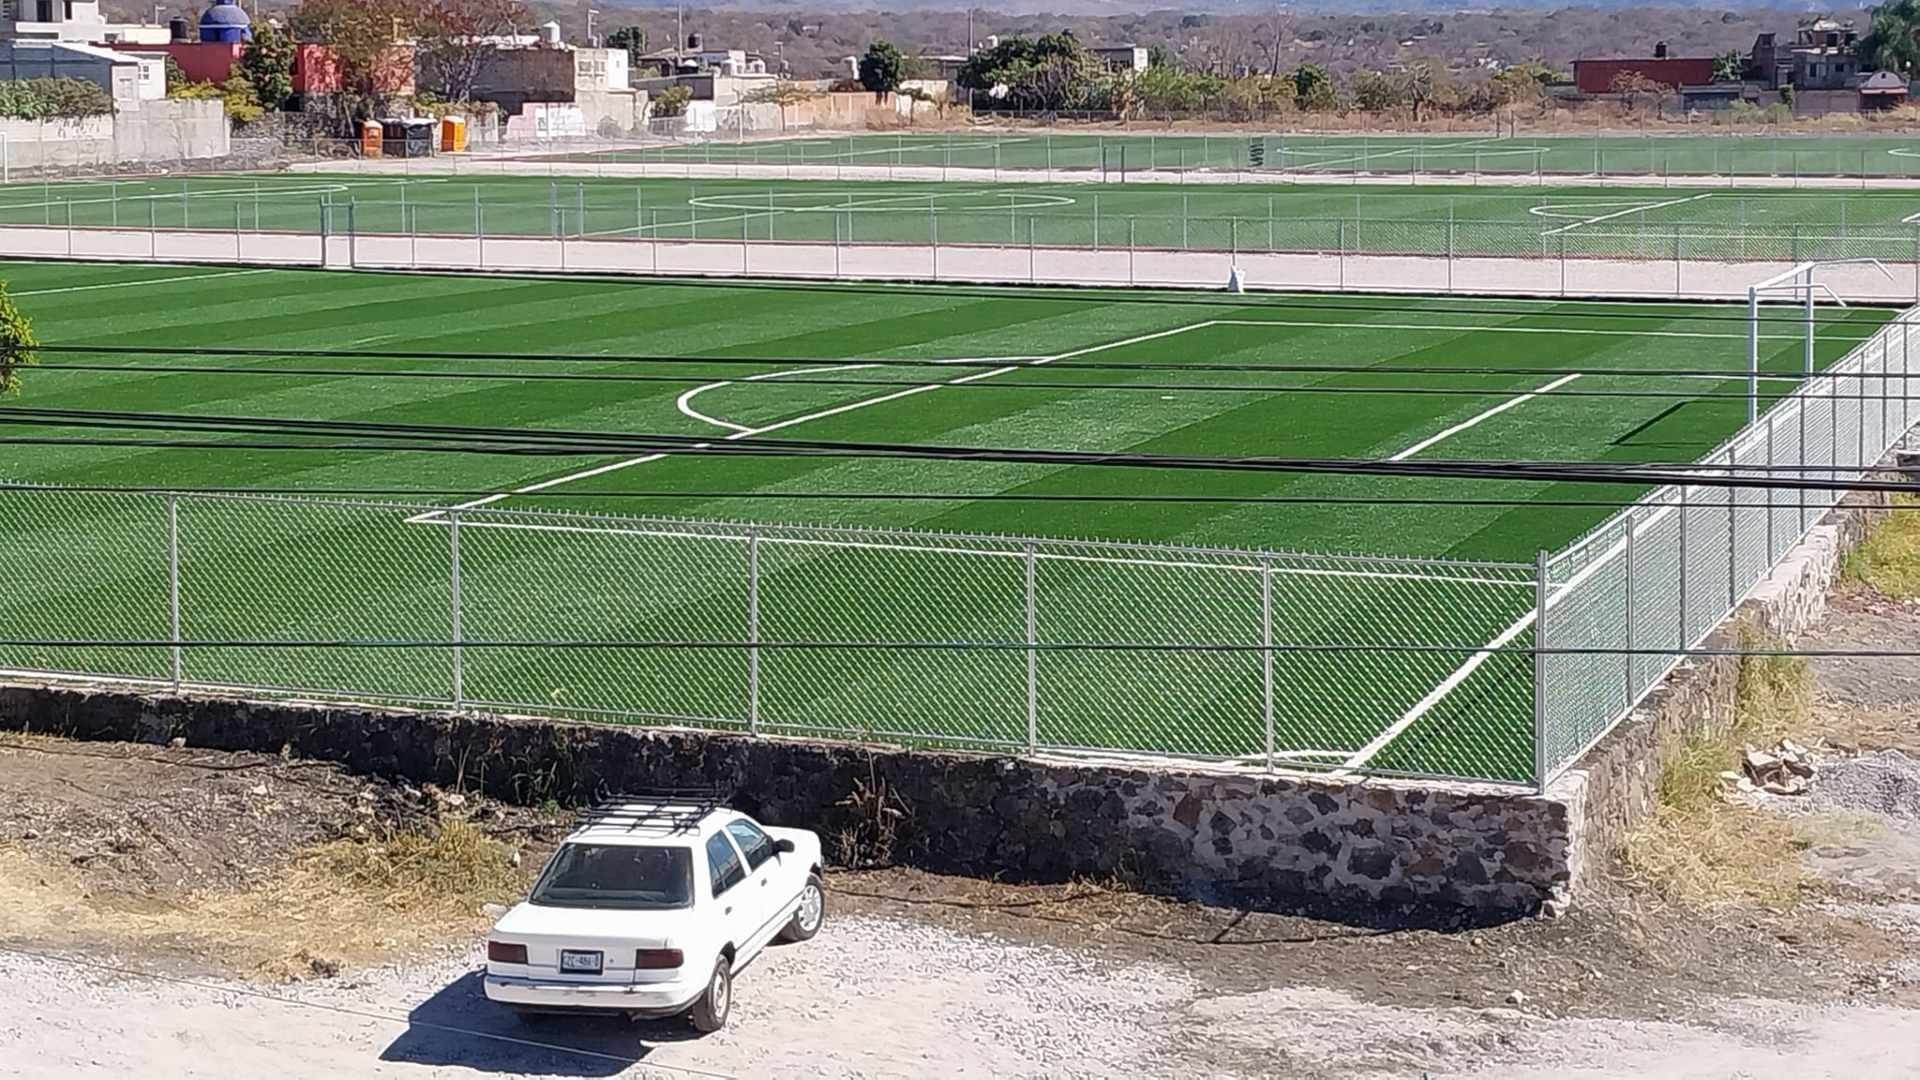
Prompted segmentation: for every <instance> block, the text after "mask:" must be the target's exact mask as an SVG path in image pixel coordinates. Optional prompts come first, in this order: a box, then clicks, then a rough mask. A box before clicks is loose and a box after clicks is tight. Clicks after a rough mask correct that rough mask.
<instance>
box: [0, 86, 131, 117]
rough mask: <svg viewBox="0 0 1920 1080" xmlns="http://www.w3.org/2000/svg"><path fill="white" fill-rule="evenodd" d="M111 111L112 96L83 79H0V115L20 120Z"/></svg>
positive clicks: (93, 114) (89, 114)
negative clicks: (2, 80) (12, 80)
mask: <svg viewBox="0 0 1920 1080" xmlns="http://www.w3.org/2000/svg"><path fill="white" fill-rule="evenodd" d="M111 112H113V99H112V98H111V97H108V96H107V92H106V91H105V90H103V89H101V88H100V87H99V86H98V85H96V84H94V83H90V82H88V81H86V80H85V79H69V78H65V77H61V78H57V79H21V80H19V81H16V82H0V116H7V117H15V118H18V119H21V120H47V119H51V118H54V117H73V116H104V115H106V114H108V113H111Z"/></svg>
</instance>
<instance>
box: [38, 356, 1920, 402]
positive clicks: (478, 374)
mask: <svg viewBox="0 0 1920 1080" xmlns="http://www.w3.org/2000/svg"><path fill="white" fill-rule="evenodd" d="M849 366H859V365H857V364H855V365H849ZM942 366H948V365H942ZM1000 366H1003V367H1027V366H1031V365H1024V364H1007V365H1000ZM1070 369H1071V365H1069V366H1068V367H1065V368H1053V369H1049V370H1055V371H1064V370H1070ZM35 370H38V371H95V372H114V373H143V374H144V373H162V374H170V375H182V374H206V375H242V376H263V377H272V378H283V377H315V378H332V379H340V378H345V379H446V380H468V381H475V380H477V381H495V382H586V383H669V384H675V385H686V384H705V385H721V384H723V383H724V384H726V385H740V384H741V383H743V382H746V381H749V380H742V379H720V380H716V379H715V378H714V376H713V375H711V374H698V373H689V374H683V375H682V374H650V375H633V374H624V373H611V372H584V371H582V372H535V371H523V372H514V371H419V370H405V369H403V370H384V371H374V370H366V369H355V368H312V367H293V368H286V367H228V366H203V365H170V366H161V365H138V364H64V363H63V364H39V365H36V366H35ZM1327 370H1334V369H1331V368H1329V369H1327ZM1339 370H1340V373H1342V374H1354V375H1388V374H1393V373H1392V372H1388V371H1384V370H1377V369H1371V368H1365V367H1351V368H1345V369H1339ZM1642 375H1645V376H1647V377H1659V376H1658V375H1657V374H1656V373H1646V372H1625V371H1620V372H1614V373H1613V377H1620V378H1631V377H1640V376H1642ZM1468 377H1473V376H1468ZM1595 377H1603V376H1595ZM1676 377H1679V378H1694V379H1714V378H1717V379H1724V380H1725V381H1727V382H1736V381H1740V380H1743V379H1745V378H1746V377H1747V376H1746V375H1745V373H1741V372H1722V373H1719V374H1717V375H1680V376H1676ZM1766 377H1768V378H1778V377H1776V376H1766ZM1868 377H1869V378H1881V376H1868ZM1796 378H1799V376H1796ZM1890 378H1893V379H1896V380H1901V381H1904V380H1905V379H1906V378H1907V376H1890ZM756 381H771V380H756ZM778 382H779V384H780V385H782V386H841V387H865V388H892V389H899V388H902V387H904V386H910V385H914V384H912V383H902V382H900V381H897V380H892V379H858V378H822V377H819V376H813V375H809V376H802V377H798V378H786V377H782V378H781V379H779V380H778ZM940 385H941V386H942V387H943V388H949V389H954V390H1042V391H1060V390H1100V391H1119V392H1127V393H1166V392H1179V393H1213V394H1218V393H1269V394H1273V393H1283V394H1326V395H1368V394H1385V395H1390V396H1392V395H1398V396H1442V397H1487V396H1490V395H1498V394H1510V393H1512V392H1514V391H1515V390H1522V389H1525V388H1524V387H1513V386H1501V387H1449V386H1418V385H1416V386H1350V385H1335V384H1331V383H1281V384H1273V383H1190V382H1174V383H1166V382H1086V381H1076V380H1060V379H1049V380H1046V381H1041V382H1023V381H1020V380H1017V379H996V380H994V381H993V382H990V383H989V382H957V381H956V382H943V383H941V384H940ZM1530 392H1532V393H1536V394H1538V396H1541V397H1588V398H1633V399H1641V398H1653V399H1680V400H1686V401H1714V400H1727V401H1747V400H1750V399H1751V398H1752V397H1753V396H1754V395H1752V394H1748V393H1744V392H1741V391H1716V390H1589V389H1583V388H1572V387H1556V388H1555V389H1553V390H1539V391H1530ZM1822 396H1823V397H1824V396H1825V395H1822ZM1831 396H1832V398H1834V399H1836V400H1842V401H1862V402H1872V401H1899V402H1905V401H1908V400H1911V399H1912V398H1913V397H1914V396H1915V395H1909V394H1904V393H1901V394H1895V393H1891V392H1888V391H1885V390H1882V391H1881V392H1880V393H1874V394H1869V393H1866V392H1864V391H1863V390H1862V391H1859V392H1856V391H1853V390H1850V391H1848V392H1847V393H1844V394H1834V395H1831ZM1761 397H1762V399H1763V400H1770V399H1771V398H1770V396H1769V395H1761Z"/></svg>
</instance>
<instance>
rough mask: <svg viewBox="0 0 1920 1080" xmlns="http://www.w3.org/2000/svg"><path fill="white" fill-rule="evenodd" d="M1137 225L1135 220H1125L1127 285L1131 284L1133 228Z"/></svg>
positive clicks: (1137, 221)
mask: <svg viewBox="0 0 1920 1080" xmlns="http://www.w3.org/2000/svg"><path fill="white" fill-rule="evenodd" d="M1138 223H1139V219H1137V218H1128V219H1127V284H1129V285H1131V284H1133V251H1134V247H1133V227H1134V226H1135V225H1137V224H1138Z"/></svg>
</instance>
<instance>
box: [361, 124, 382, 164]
mask: <svg viewBox="0 0 1920 1080" xmlns="http://www.w3.org/2000/svg"><path fill="white" fill-rule="evenodd" d="M360 156H361V157H370V158H373V157H379V156H380V125H379V124H377V123H375V122H373V121H372V120H362V121H360Z"/></svg>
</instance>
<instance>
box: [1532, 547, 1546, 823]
mask: <svg viewBox="0 0 1920 1080" xmlns="http://www.w3.org/2000/svg"><path fill="white" fill-rule="evenodd" d="M1546 649H1547V553H1546V551H1544V550H1542V551H1541V552H1540V553H1539V554H1538V555H1536V556H1534V563H1533V782H1534V786H1535V787H1536V788H1537V789H1538V790H1540V791H1542V792H1544V791H1546V790H1547V767H1548V761H1547V653H1546Z"/></svg>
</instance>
